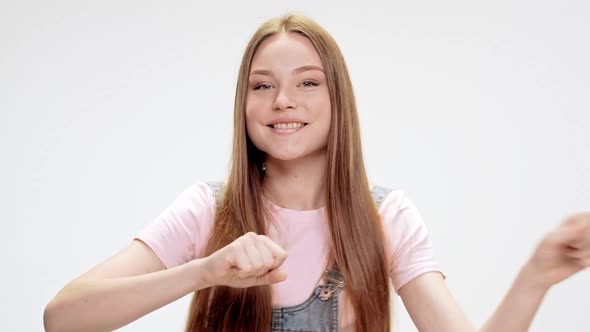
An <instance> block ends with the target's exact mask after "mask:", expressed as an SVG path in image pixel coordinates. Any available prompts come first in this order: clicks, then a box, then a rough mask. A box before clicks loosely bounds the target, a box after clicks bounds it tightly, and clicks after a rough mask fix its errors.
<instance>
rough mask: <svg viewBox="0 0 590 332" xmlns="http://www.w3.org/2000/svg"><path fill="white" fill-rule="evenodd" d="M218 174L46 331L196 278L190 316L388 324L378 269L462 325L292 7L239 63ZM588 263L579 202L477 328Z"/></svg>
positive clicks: (444, 320)
mask: <svg viewBox="0 0 590 332" xmlns="http://www.w3.org/2000/svg"><path fill="white" fill-rule="evenodd" d="M234 126H235V127H234V138H233V153H232V160H231V170H230V174H229V177H228V179H227V181H226V182H225V183H204V182H199V183H196V184H194V185H193V186H191V187H189V188H188V189H187V190H186V191H184V192H183V193H182V194H181V195H180V196H179V197H178V198H177V200H176V201H175V202H174V203H173V204H172V205H171V206H170V207H168V208H167V209H166V210H165V211H164V212H163V213H162V214H161V215H160V216H159V217H158V218H157V219H156V220H155V221H154V222H153V223H152V224H151V225H150V226H149V227H148V228H147V229H145V230H144V231H143V232H142V233H141V234H139V235H138V236H137V238H135V239H134V241H132V243H131V244H130V245H129V247H128V248H126V249H124V250H123V251H121V252H120V253H118V254H117V255H115V256H114V257H112V258H110V259H108V260H107V261H105V262H103V263H102V264H99V265H97V266H96V267H94V268H93V269H91V270H90V271H88V272H87V273H85V274H83V275H82V276H80V277H79V278H77V279H75V280H73V281H72V282H70V283H69V284H68V285H66V286H65V287H64V289H63V290H61V291H60V292H59V293H58V294H57V296H56V297H55V298H54V299H53V300H52V301H51V302H50V303H49V304H48V305H47V308H46V310H45V314H44V323H45V327H46V329H47V331H50V332H51V331H105V330H113V329H116V328H118V327H121V326H124V325H126V324H128V323H130V322H132V321H134V320H136V319H138V318H140V317H142V316H144V315H146V314H147V313H149V312H152V311H154V310H156V309H158V308H160V307H162V306H164V305H166V304H168V303H170V302H172V301H175V300H177V299H178V298H180V297H183V296H185V295H187V294H190V293H193V292H195V296H194V298H193V302H192V304H191V307H190V311H189V316H188V321H187V328H186V330H187V331H205V330H207V331H269V330H271V331H336V330H341V331H342V330H348V331H370V332H373V331H389V330H390V324H391V322H390V306H391V304H390V302H389V299H390V294H389V287H388V286H389V281H390V280H391V281H392V282H393V286H394V288H393V289H394V291H395V292H397V293H398V294H399V295H400V296H401V298H402V300H403V302H404V305H405V306H406V308H407V310H408V312H409V313H410V315H411V317H412V320H413V321H414V323H415V324H416V326H417V327H418V329H419V330H420V331H473V330H474V328H473V327H472V325H471V323H470V322H469V321H468V319H467V318H466V317H465V315H464V314H463V313H462V311H461V310H460V308H459V307H458V306H457V304H456V302H455V301H454V300H453V297H452V296H451V294H450V293H449V291H448V289H447V287H446V286H445V283H444V275H443V274H442V273H441V272H440V268H439V266H438V264H437V262H436V261H435V260H434V259H433V256H432V247H431V243H430V239H429V236H428V233H427V231H426V229H425V227H424V224H423V221H422V220H421V218H420V214H419V213H418V211H417V210H416V207H415V206H414V205H413V204H412V202H411V201H410V200H408V198H407V197H405V196H404V194H403V192H401V191H399V190H395V191H392V190H388V189H386V188H381V187H378V186H370V185H369V183H368V180H367V177H366V174H365V168H364V164H363V156H362V153H361V144H360V137H359V124H358V118H357V112H356V105H355V100H354V95H353V91H352V86H351V82H350V79H349V76H348V72H347V68H346V66H345V62H344V59H343V57H342V54H341V53H340V50H339V48H338V46H337V45H336V43H335V42H334V40H333V39H332V38H331V37H330V35H329V34H328V33H327V32H326V31H325V30H323V29H322V28H321V27H320V26H318V25H317V24H316V23H314V22H313V21H311V20H310V19H308V18H306V17H302V16H294V15H290V16H286V17H282V18H277V19H273V20H270V21H268V22H267V23H265V24H263V25H262V26H261V27H260V28H259V30H258V31H257V32H256V33H255V34H254V36H253V37H252V40H251V41H250V43H249V45H248V46H247V48H246V51H245V54H244V57H243V60H242V65H241V68H240V72H239V78H238V84H237V90H236V98H235V114H234ZM588 266H590V214H589V213H579V214H577V215H574V216H573V217H570V218H569V219H568V220H567V221H566V222H565V223H564V224H562V225H561V226H560V227H559V228H558V229H556V230H555V231H554V232H552V233H550V234H548V235H547V236H546V237H545V238H544V239H543V241H542V242H541V243H540V244H539V245H538V247H537V249H536V251H535V252H534V253H533V255H532V256H531V258H530V259H529V260H528V261H527V262H526V264H525V265H524V266H523V267H522V269H521V271H520V273H519V275H518V277H517V279H516V280H515V282H514V284H513V286H512V288H511V289H510V290H509V291H508V293H507V294H506V297H505V299H504V300H503V301H502V303H501V304H500V306H499V307H498V309H497V310H496V312H495V313H494V314H493V315H492V316H491V318H490V319H489V320H488V322H487V323H486V324H485V326H484V327H483V328H482V330H483V331H506V332H507V331H525V330H527V328H528V326H529V325H530V322H531V320H532V318H533V316H534V314H535V312H536V311H537V309H538V306H539V304H540V303H541V301H542V299H543V296H544V294H545V293H546V292H547V290H548V289H549V288H550V287H551V286H552V285H554V284H556V283H558V282H560V281H561V280H563V279H566V278H568V277H569V276H571V275H572V274H574V273H576V272H578V271H580V270H582V269H584V268H586V267H588Z"/></svg>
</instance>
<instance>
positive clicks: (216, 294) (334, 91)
mask: <svg viewBox="0 0 590 332" xmlns="http://www.w3.org/2000/svg"><path fill="white" fill-rule="evenodd" d="M278 33H299V34H301V35H303V36H305V37H307V38H308V39H309V40H310V41H311V43H312V44H313V46H314V47H315V49H316V51H317V52H318V54H319V56H320V59H321V61H322V64H323V66H324V71H325V74H326V81H327V84H328V90H329V93H330V100H331V106H332V109H331V113H332V116H331V119H332V121H331V125H330V132H329V136H328V142H327V147H326V153H327V160H328V162H327V169H326V173H327V177H326V187H325V188H326V192H325V201H326V207H325V209H326V214H327V220H328V224H329V229H330V241H331V242H330V244H331V246H330V248H331V252H330V257H331V260H332V263H335V264H336V266H337V267H338V269H339V270H340V272H341V273H342V274H343V276H344V281H345V285H346V286H345V289H346V292H347V294H348V297H349V299H350V303H351V305H352V307H353V309H354V313H355V318H356V330H357V331H366V332H378V331H389V328H390V303H389V274H388V268H387V263H386V262H387V260H386V257H385V247H384V234H383V228H382V223H381V221H380V217H379V214H378V211H377V209H376V207H375V205H374V203H373V201H372V198H371V193H370V190H369V184H368V180H367V176H366V172H365V166H364V163H363V155H362V151H361V140H360V129H359V122H358V116H357V110H356V102H355V98H354V94H353V90H352V84H351V82H350V78H349V75H348V70H347V68H346V64H345V62H344V58H343V56H342V53H341V52H340V49H339V47H338V45H337V44H336V42H335V41H334V39H333V38H332V37H331V36H330V35H329V34H328V32H326V31H325V30H324V29H323V28H322V27H321V26H319V25H318V24H317V23H315V22H314V21H312V20H311V19H309V18H307V17H305V16H301V15H292V14H290V15H286V16H283V17H279V18H275V19H272V20H269V21H267V22H266V23H264V24H263V25H262V26H260V28H259V29H258V30H257V31H256V33H255V34H254V36H253V37H252V39H251V40H250V42H249V43H248V46H247V47H246V50H245V53H244V56H243V58H242V64H241V66H240V71H239V76H238V82H237V87H236V96H235V107H234V136H233V151H232V159H231V165H230V174H229V178H228V180H227V184H226V190H225V195H224V198H223V200H222V201H221V202H220V204H219V206H218V207H217V209H216V214H215V221H214V224H213V228H212V231H211V234H210V237H209V241H208V243H207V247H206V251H205V255H210V254H212V253H214V252H215V251H217V250H219V249H221V248H223V247H224V246H226V245H228V244H229V243H231V242H233V241H234V240H235V239H236V238H238V237H240V236H242V235H243V234H245V233H247V232H250V231H254V232H256V233H258V234H266V231H267V222H268V220H269V218H268V216H269V214H268V212H267V211H266V210H265V208H264V206H265V205H264V204H262V203H263V198H262V196H261V192H262V186H263V182H264V173H263V172H262V171H261V170H260V165H261V163H262V162H263V160H264V153H263V152H262V151H260V150H259V149H258V148H256V146H254V144H253V143H252V141H251V140H250V138H249V137H248V134H247V131H246V121H245V112H244V110H245V105H246V94H247V81H248V76H249V73H250V65H251V62H252V58H253V56H254V54H255V52H256V50H257V48H258V46H259V45H260V44H261V43H262V42H263V41H264V40H266V39H267V38H269V37H270V36H272V35H274V34H278ZM271 318H272V305H271V291H270V286H268V285H265V286H257V287H250V288H244V289H238V288H230V287H224V286H216V287H211V288H207V289H203V290H200V291H198V292H195V295H194V297H193V300H192V303H191V306H190V311H189V316H188V321H187V326H186V331H187V332H195V331H256V332H258V331H269V330H270V326H271Z"/></svg>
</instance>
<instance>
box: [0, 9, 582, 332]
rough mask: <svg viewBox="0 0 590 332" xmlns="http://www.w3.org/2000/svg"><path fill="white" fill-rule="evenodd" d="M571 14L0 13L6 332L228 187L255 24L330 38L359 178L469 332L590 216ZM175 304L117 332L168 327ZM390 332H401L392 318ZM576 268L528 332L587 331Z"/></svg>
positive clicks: (32, 327)
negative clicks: (402, 216) (422, 227)
mask: <svg viewBox="0 0 590 332" xmlns="http://www.w3.org/2000/svg"><path fill="white" fill-rule="evenodd" d="M589 7H590V5H588V2H585V1H582V0H580V1H522V0H519V1H504V0H503V1H485V2H484V1H467V0H464V1H457V0H450V1H434V0H431V1H404V2H401V1H400V2H383V3H377V2H371V1H355V2H352V3H350V4H345V3H343V2H341V1H334V2H328V1H322V2H320V1H296V2H295V1H268V2H252V1H248V2H246V1H235V2H234V3H228V2H221V1H219V2H215V1H130V0H120V1H94V2H91V3H88V2H86V1H51V2H50V1H38V0H37V1H18V2H17V1H12V2H7V1H5V0H3V1H2V2H1V7H0V110H1V118H0V134H1V140H0V148H1V155H0V156H1V158H2V159H1V163H0V170H1V172H0V174H1V175H0V176H1V179H0V180H1V186H0V202H1V203H0V204H1V209H2V210H1V212H2V232H1V233H0V234H1V239H2V241H1V246H2V248H1V250H0V255H2V256H0V257H1V258H2V263H3V264H2V265H3V266H2V274H1V275H2V276H1V281H2V282H1V287H2V289H1V294H2V295H1V296H0V298H1V302H0V305H1V306H2V308H1V310H2V315H1V316H2V318H1V319H0V330H2V331H41V330H42V329H43V328H42V313H43V309H44V307H45V305H46V304H47V302H48V301H49V300H50V299H51V298H52V297H53V296H54V295H55V294H56V293H57V291H58V290H59V289H61V287H63V286H64V285H65V284H66V283H67V282H68V281H70V280H71V279H73V278H74V277H76V276H78V275H79V274H81V273H83V272H85V271H86V270H88V269H89V268H91V267H92V266H94V265H95V264H97V263H98V262H100V261H102V260H104V259H106V258H107V257H109V256H110V255H112V254H114V253H115V252H116V251H118V250H120V249H122V248H123V247H125V246H126V245H127V244H128V243H129V242H130V241H131V239H132V238H133V236H134V235H135V234H137V233H138V232H139V231H140V230H141V229H143V228H144V227H145V226H146V225H147V224H148V223H149V222H150V221H151V220H152V219H153V218H154V217H155V216H157V215H158V214H159V213H160V212H161V210H163V209H164V208H165V207H166V206H167V205H168V204H169V203H171V202H172V200H173V199H174V198H175V197H176V195H178V194H179V193H180V192H181V191H182V190H183V189H185V188H186V187H188V186H189V185H191V184H192V183H194V181H196V180H198V179H201V180H219V179H223V178H224V177H225V175H226V171H227V165H228V158H229V155H230V142H231V130H232V112H233V96H234V88H235V82H236V78H237V69H238V65H239V62H240V59H241V56H242V52H243V50H244V48H245V45H246V43H247V41H248V39H249V38H250V36H251V35H252V33H253V32H254V31H255V30H256V28H257V27H258V25H259V24H261V23H262V22H263V21H265V20H267V19H269V18H271V17H274V16H278V15H281V14H283V13H285V12H287V11H289V10H297V11H300V12H302V13H304V14H307V15H308V16H310V17H311V18H313V19H315V20H316V21H318V22H319V23H320V24H321V25H323V26H324V27H325V28H326V29H327V30H328V31H329V32H330V33H331V34H332V35H333V36H334V38H335V39H336V40H337V42H338V43H339V45H340V47H341V49H342V52H343V53H344V56H345V58H346V60H347V63H348V66H349V70H350V74H351V77H352V80H353V84H354V87H355V92H356V96H357V100H358V107H359V115H360V119H361V125H362V130H363V131H362V133H363V146H364V153H365V159H366V163H367V165H368V169H369V175H370V178H371V180H372V181H374V182H376V183H379V184H381V185H386V186H390V187H394V188H402V189H404V190H405V191H406V192H407V193H408V195H409V196H410V198H411V199H412V200H413V201H414V202H415V203H416V205H417V206H418V208H419V209H420V211H421V212H422V215H423V217H424V219H425V221H426V223H427V225H428V227H429V229H430V231H431V236H432V238H433V241H434V244H435V248H436V253H437V257H438V259H439V260H440V261H441V263H442V265H443V266H444V269H445V272H446V273H447V275H448V279H447V283H448V286H449V287H450V288H451V290H452V292H453V294H454V295H455V297H456V298H457V301H458V302H459V303H460V304H461V306H462V307H463V309H464V310H465V312H466V313H467V314H468V316H469V317H470V318H471V319H472V320H473V321H474V323H476V324H477V325H480V324H481V323H483V322H484V321H485V319H486V318H487V317H488V315H489V314H490V313H491V312H492V310H493V308H494V307H495V305H496V304H497V303H498V302H499V301H500V299H501V297H502V295H503V294H504V293H505V291H506V290H507V289H508V288H509V286H510V284H511V281H512V280H513V278H514V276H515V274H516V273H517V271H518V269H519V267H520V266H521V264H523V263H524V262H525V260H526V259H527V257H528V256H529V254H530V253H531V252H532V250H533V248H534V246H535V245H536V243H537V242H538V241H539V239H540V238H541V237H542V235H543V234H544V233H546V232H547V231H549V230H551V229H553V228H554V227H556V226H557V225H558V224H559V223H560V222H561V221H562V220H563V219H564V218H565V217H566V216H567V215H569V214H571V213H572V212H575V211H579V210H583V209H586V210H587V209H589V208H590V153H589V152H590V131H589V128H590V100H589V91H590V80H589V79H588V78H589V76H590V65H589V61H588V59H590V45H589V44H590V37H589V35H590V20H589V19H588V18H589V16H590V15H589V14H590V10H589ZM188 301H189V297H185V298H183V299H182V300H180V301H177V302H175V303H173V304H171V305H168V306H166V307H164V308H163V309H161V310H158V311H156V312H154V313H152V314H149V315H147V316H146V317H144V318H142V319H140V320H139V321H137V322H134V323H132V324H130V325H128V326H127V327H125V328H123V329H122V330H123V331H180V330H181V329H182V327H183V326H184V317H185V314H186V311H187V309H188ZM396 305H397V307H396V313H397V315H396V317H395V321H396V327H397V331H414V330H415V328H414V327H413V325H412V323H411V320H410V319H409V317H408V316H407V314H406V313H405V311H404V309H403V306H402V305H401V304H400V302H399V301H398V302H397V303H396ZM588 308H590V271H585V272H583V273H580V274H578V275H576V276H575V277H573V278H571V279H569V280H567V281H566V282H564V283H562V284H559V285H557V286H556V287H554V288H553V289H552V290H551V291H550V292H549V294H548V295H547V297H546V298H545V302H544V303H543V305H542V307H541V309H540V311H539V313H538V315H537V317H536V319H535V321H534V323H533V326H532V329H531V330H532V331H558V330H559V331H588V329H589V328H588V320H587V316H588Z"/></svg>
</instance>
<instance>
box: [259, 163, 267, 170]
mask: <svg viewBox="0 0 590 332" xmlns="http://www.w3.org/2000/svg"><path fill="white" fill-rule="evenodd" d="M260 170H261V171H263V172H264V171H266V163H265V162H263V163H262V166H260Z"/></svg>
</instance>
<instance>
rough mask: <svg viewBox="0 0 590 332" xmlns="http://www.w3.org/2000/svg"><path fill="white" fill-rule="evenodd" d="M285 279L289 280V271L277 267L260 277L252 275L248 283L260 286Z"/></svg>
mask: <svg viewBox="0 0 590 332" xmlns="http://www.w3.org/2000/svg"><path fill="white" fill-rule="evenodd" d="M285 280H287V273H286V272H285V271H283V270H282V269H275V270H271V271H268V272H267V273H265V274H263V275H261V276H258V277H250V278H249V280H248V281H249V282H248V283H249V284H251V285H252V286H260V285H269V284H276V283H279V282H282V281H285Z"/></svg>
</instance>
